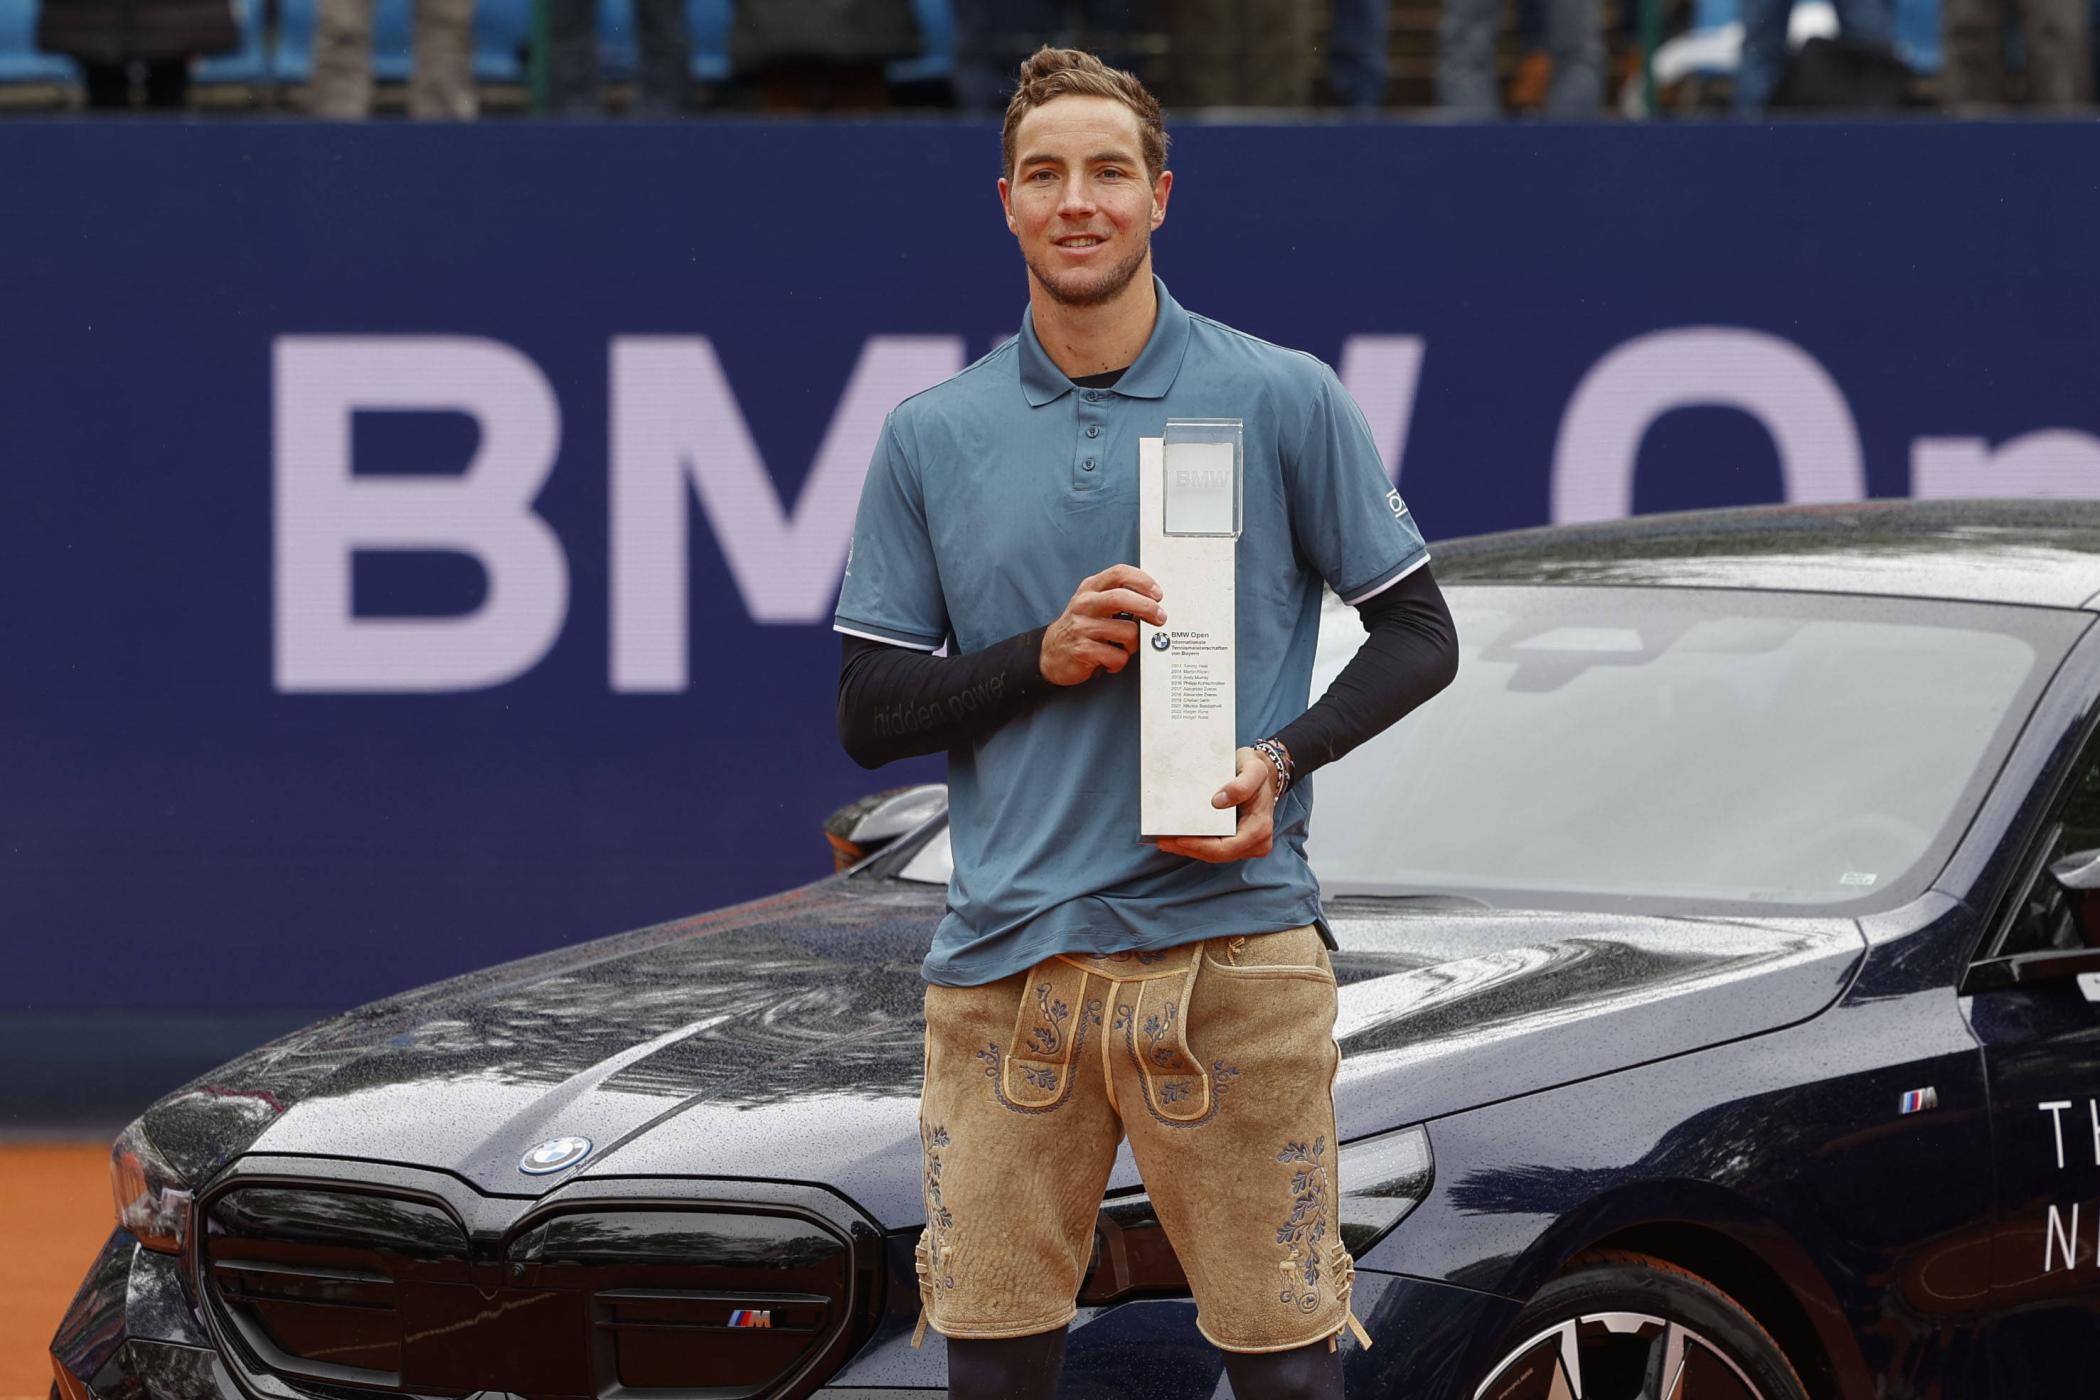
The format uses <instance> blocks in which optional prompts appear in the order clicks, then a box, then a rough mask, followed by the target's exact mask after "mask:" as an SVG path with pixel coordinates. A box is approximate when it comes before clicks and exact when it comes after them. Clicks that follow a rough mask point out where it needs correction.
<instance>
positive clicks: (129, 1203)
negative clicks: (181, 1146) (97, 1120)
mask: <svg viewBox="0 0 2100 1400" xmlns="http://www.w3.org/2000/svg"><path fill="white" fill-rule="evenodd" d="M109 1189H110V1194H111V1195H112V1196H114V1197H115V1198H116V1205H117V1224H118V1225H119V1226H121V1227H122V1228H124V1229H126V1230H129V1231H130V1232H131V1233H132V1234H133V1235H135V1236H137V1237H138V1242H139V1243H140V1244H142V1245H144V1246H146V1248H148V1249H151V1250H157V1251H158V1252H160V1253H162V1254H180V1253H182V1247H183V1245H184V1244H185V1243H186V1242H187V1241H188V1239H189V1236H190V1195H191V1193H190V1188H189V1185H188V1184H187V1183H186V1182H184V1181H183V1180H182V1179H181V1178H180V1177H178V1176H176V1174H175V1169H174V1168H172V1167H170V1166H169V1165H168V1164H167V1162H166V1161H165V1160H163V1159H162V1157H161V1155H160V1152H159V1150H158V1149H156V1148H155V1147H154V1146H153V1141H152V1139H150V1138H148V1137H147V1136H146V1128H145V1120H144V1119H134V1120H132V1123H131V1126H130V1127H128V1128H126V1129H124V1131H123V1132H121V1133H119V1134H117V1140H116V1142H115V1143H114V1144H112V1145H111V1147H110V1149H109Z"/></svg>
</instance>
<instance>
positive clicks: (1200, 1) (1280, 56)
mask: <svg viewBox="0 0 2100 1400" xmlns="http://www.w3.org/2000/svg"><path fill="white" fill-rule="evenodd" d="M1162 9H1163V18H1164V19H1165V22H1166V30H1167V42H1168V45H1169V48H1168V53H1167V60H1168V64H1169V68H1170V73H1169V76H1170V77H1171V78H1172V82H1171V83H1170V84H1169V92H1170V94H1171V96H1170V97H1169V98H1168V100H1169V101H1170V102H1172V103H1175V104H1179V105H1183V106H1190V107H1303V106H1306V105H1307V104H1309V103H1310V102H1311V100H1312V76H1313V51H1312V50H1313V40H1314V34H1315V30H1314V21H1315V20H1316V19H1317V18H1318V11H1319V7H1318V6H1316V5H1311V4H1307V3H1305V2H1304V0H1166V3H1165V5H1164V6H1163V7H1162Z"/></svg>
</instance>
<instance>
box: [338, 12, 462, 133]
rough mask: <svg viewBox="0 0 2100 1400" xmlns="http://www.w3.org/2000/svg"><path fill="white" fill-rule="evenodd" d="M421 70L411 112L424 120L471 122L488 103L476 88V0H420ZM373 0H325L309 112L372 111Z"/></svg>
mask: <svg viewBox="0 0 2100 1400" xmlns="http://www.w3.org/2000/svg"><path fill="white" fill-rule="evenodd" d="M412 4H413V6H414V10H415V26H416V30H415V54H416V63H415V69H414V72H413V73H412V74H411V76H410V78H409V81H408V114H409V115H410V116H411V117H414V118H416V119H418V120H420V121H468V120H471V119H472V118H473V117H474V115H475V114H476V112H477V111H479V109H480V99H479V95H478V94H477V93H476V91H475V88H474V0H412ZM372 9H373V0H320V9H319V12H318V14H317V16H316V25H315V29H314V72H313V79H312V88H311V91H310V92H309V93H308V98H307V111H308V112H309V113H310V114H311V115H313V116H316V117H324V118H328V119H330V120H335V121H356V120H361V119H362V118H365V117H369V116H371V115H372Z"/></svg>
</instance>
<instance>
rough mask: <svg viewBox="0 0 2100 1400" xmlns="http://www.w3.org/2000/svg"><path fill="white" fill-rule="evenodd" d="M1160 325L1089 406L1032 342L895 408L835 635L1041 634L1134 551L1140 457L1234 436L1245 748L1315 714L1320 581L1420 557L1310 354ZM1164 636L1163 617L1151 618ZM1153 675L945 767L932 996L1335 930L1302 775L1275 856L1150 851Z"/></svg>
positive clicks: (892, 638) (1005, 732)
mask: <svg viewBox="0 0 2100 1400" xmlns="http://www.w3.org/2000/svg"><path fill="white" fill-rule="evenodd" d="M1153 289H1154V290H1155V291H1156V292H1157V293H1158V297H1159V315H1158V319H1157V320H1156V321H1155V322H1154V323H1153V327H1152V334H1151V337H1150V338H1149V339H1148V340H1147V341H1146V342H1145V349H1144V352H1143V353H1142V354H1140V355H1139V356H1138V358H1137V360H1136V361H1135V362H1134V363H1132V364H1131V366H1130V368H1129V369H1128V370H1126V371H1125V372H1124V374H1123V376H1122V378H1121V379H1119V380H1118V381H1117V382H1116V384H1115V387H1114V388H1110V389H1087V388H1081V387H1079V386H1077V385H1074V384H1073V383H1072V381H1071V380H1070V379H1068V378H1066V376H1065V374H1064V371H1062V370H1060V369H1059V368H1058V367H1057V365H1056V363H1055V362H1054V361H1053V360H1051V358H1050V356H1049V355H1048V354H1047V353H1046V352H1045V351H1044V350H1043V347H1042V343H1041V342H1040V341H1038V340H1037V339H1036V334H1035V326H1034V321H1033V318H1032V316H1031V315H1029V314H1026V313H1024V314H1023V316H1022V318H1021V331H1020V334H1019V335H1018V336H1017V337H1015V338H1014V339H1013V340H1010V341H1008V342H1006V343H1005V344H1003V345H1001V346H1000V347H999V348H998V349H996V350H994V351H992V352H991V353H990V354H989V355H986V356H985V357H984V358H983V359H981V360H979V361H977V363H975V364H973V365H971V366H970V367H969V368H967V369H965V370H963V371H962V372H961V373H959V374H957V375H955V376H954V377H953V378H950V379H948V380H945V381H943V382H942V383H940V384H936V385H935V386H934V387H933V388H931V389H928V390H926V391H925V392H924V393H921V394H915V395H913V396H912V397H911V398H908V399H906V400H905V401H904V402H903V403H901V404H899V405H897V407H896V408H895V409H894V410H892V411H891V413H890V415H889V417H888V418H887V419H886V420H885V421H884V423H883V426H882V436H881V439H880V440H879V441H878V443H877V444H876V448H875V455H874V459H873V460H872V462H870V464H869V467H868V475H867V480H866V483H865V484H864V485H863V487H862V489H861V498H860V511H859V514H858V516H857V517H856V518H855V521H854V526H853V544H852V548H851V550H850V551H849V553H848V555H847V563H846V577H845V580H844V583H843V585H842V586H841V589H840V592H839V605H838V613H837V616H836V620H835V623H834V625H835V626H836V628H837V630H839V631H841V632H847V633H851V634H852V635H854V636H859V637H869V638H873V639H875V640H877V641H883V642H889V643H893V644H895V645H897V646H906V647H914V648H917V649H919V650H921V651H929V652H930V651H935V650H938V649H939V648H940V647H941V646H942V645H943V644H944V643H945V644H947V646H948V647H949V650H950V653H951V654H957V655H960V654H966V653H969V652H973V651H977V650H979V649H980V648H982V647H985V646H989V645H991V644H993V643H995V642H999V641H1003V640H1004V639H1006V638H1008V637H1011V636H1013V635H1014V634H1016V633H1018V632H1025V631H1027V630H1029V629H1030V628H1034V627H1040V626H1042V625H1043V624H1045V623H1047V622H1050V621H1051V620H1053V619H1054V618H1056V617H1057V616H1058V615H1059V614H1060V613H1062V612H1063V611H1064V609H1065V604H1066V603H1068V602H1069V601H1071V597H1072V593H1073V591H1074V590H1075V589H1077V588H1078V586H1079V583H1080V580H1082V579H1084V578H1086V577H1087V576H1088V575H1090V574H1096V573H1099V572H1100V571H1101V570H1103V569H1106V568H1108V567H1109V566H1110V565H1112V564H1135V563H1136V562H1137V553H1138V522H1137V510H1138V492H1137V459H1138V446H1137V445H1138V439H1139V438H1141V437H1157V436H1159V435H1160V434H1161V432H1162V431H1163V430H1164V429H1165V427H1166V422H1167V420H1168V419H1169V418H1238V419H1241V420H1243V422H1244V423H1245V429H1244V433H1245V448H1246V480H1245V497H1244V505H1243V510H1242V514H1243V519H1244V523H1243V528H1242V533H1241V535H1240V539H1239V552H1238V578H1239V600H1238V632H1237V640H1238V647H1239V651H1238V657H1237V665H1238V682H1239V693H1238V706H1237V719H1238V724H1239V736H1238V742H1239V743H1241V744H1248V743H1252V742H1253V741H1254V740H1256V739H1259V738H1262V737H1264V736H1266V735H1270V734H1274V733H1275V732H1276V731H1277V730H1279V729H1281V728H1283V726H1284V725H1285V724H1287V723H1289V722H1290V721H1291V720H1293V719H1296V718H1297V717H1298V716H1299V715H1300V714H1302V713H1304V711H1305V708H1306V706H1307V704H1308V703H1309V702H1308V695H1307V691H1308V688H1309V687H1310V684H1311V679H1312V664H1313V649H1314V645H1315V643H1316V642H1317V640H1318V633H1319V620H1320V599H1321V593H1322V587H1321V585H1322V584H1323V583H1324V584H1326V585H1328V586H1331V587H1332V588H1333V589H1334V590H1335V591H1336V592H1337V593H1339V594H1340V595H1341V596H1342V597H1343V599H1345V600H1347V601H1349V602H1360V601H1361V600H1363V599H1365V598H1368V597H1369V596H1371V595H1372V594H1374V593H1376V592H1377V591H1378V590H1379V589H1381V588H1383V587H1385V586H1386V585H1388V584H1391V583H1393V582H1395V581H1396V580H1398V579H1399V578H1401V577H1402V576H1403V575H1405V574H1407V573H1408V572H1410V571H1411V570H1413V569H1415V568H1416V567H1418V566H1419V565H1420V564H1422V563H1423V562H1424V561H1425V560H1427V559H1428V557H1429V553H1428V550H1427V549H1426V548H1425V547H1424V546H1423V543H1422V536H1421V534H1420V533H1419V532H1418V531H1417V530H1416V528H1415V524H1414V519H1413V517H1412V516H1411V515H1410V514H1409V513H1408V510H1407V507H1406V505H1405V504H1403V503H1402V501H1401V499H1400V494H1399V493H1398V492H1397V491H1395V490H1394V489H1393V486H1392V483H1391V482H1390V481H1389V480H1388V479H1387V478H1386V474H1385V470H1384V468H1383V467H1382V466H1381V465H1380V463H1379V460H1378V449H1377V447H1376V446H1375V445H1374V444H1373V442H1372V440H1371V434H1370V430H1369V429H1368V428H1367V427H1366V426H1365V424H1364V420H1363V415H1362V414H1361V413H1360V412H1359V411H1358V409H1357V407H1356V404H1355V402H1354V401H1353V400H1351V399H1350V397H1349V395H1348V393H1347V391H1345V390H1344V389H1343V388H1342V386H1341V383H1340V381H1339V380H1337V379H1336V378H1335V376H1334V373H1333V371H1331V370H1330V369H1328V368H1327V366H1326V365H1324V364H1322V363H1321V362H1320V361H1319V360H1317V359H1314V358H1313V357H1312V356H1311V355H1307V354H1305V353H1303V352H1301V351H1297V350H1286V349H1283V348H1282V347H1280V346H1276V345H1271V344H1269V343H1268V342H1267V341H1264V340H1258V339H1256V338H1255V337H1253V336H1251V335H1247V334H1244V333H1242V332H1240V331H1236V330H1234V329H1232V328H1231V327H1230V326H1226V325H1223V324H1221V323H1219V322H1217V321H1213V320H1210V319H1209V318H1207V317H1203V316H1197V315H1193V314H1191V313H1190V312H1187V311H1184V310H1183V309H1182V308H1181V306H1180V305H1179V304H1177V303H1176V302H1175V300H1174V299H1173V298H1172V297H1171V296H1169V295H1168V294H1167V288H1166V284H1165V283H1164V282H1161V281H1160V280H1159V279H1158V278H1156V277H1155V278H1154V279H1153ZM1161 601H1162V604H1163V606H1165V608H1166V610H1167V616H1168V618H1169V619H1171V618H1172V617H1173V615H1174V600H1173V598H1171V597H1168V598H1164V599H1162V600H1161ZM1138 669H1139V668H1138V667H1136V666H1135V665H1133V666H1130V667H1127V668H1126V669H1125V670H1124V671H1123V672H1122V673H1121V674H1119V675H1111V674H1109V673H1108V672H1106V671H1100V672H1096V673H1095V674H1094V676H1093V677H1092V678H1090V679H1088V680H1086V681H1084V682H1082V683H1081V684H1079V685H1075V686H1061V687H1056V688H1054V689H1053V690H1052V691H1051V693H1050V694H1049V695H1048V696H1047V697H1046V698H1045V699H1043V700H1042V702H1041V703H1039V704H1037V705H1036V706H1035V707H1034V708H1033V709H1031V710H1029V711H1027V712H1026V713H1025V714H1023V715H1021V716H1019V717H1017V718H1015V719H1013V720H1011V721H1009V722H1008V723H1006V724H1005V725H1003V726H1002V727H1000V728H999V729H997V730H995V731H994V732H993V733H991V734H990V735H988V736H986V737H985V738H983V739H981V740H979V741H978V742H977V743H975V744H973V745H971V746H969V747H966V748H959V749H952V750H950V751H949V754H948V788H949V829H950V841H951V845H952V846H953V849H954V854H955V875H954V878H953V880H952V881H951V882H950V883H949V886H948V910H947V913H946V915H945V916H944V917H943V918H942V920H941V922H940V926H939V927H938V928H937V929H936V930H935V932H934V937H933V948H932V950H931V952H929V953H928V954H927V957H926V962H925V967H924V971H925V975H926V977H927V980H929V981H932V982H938V983H944V984H947V985H950V986H976V985H979V984H982V983H985V982H992V981H996V980H998V979H999V978H1001V977H1005V976H1008V975H1010V974H1012V973H1015V972H1020V971H1022V970H1024V969H1026V968H1028V967H1031V966H1033V965H1034V964H1035V963H1037V962H1040V961H1041V960H1043V959H1044V958H1047V957H1049V956H1051V955H1052V954H1054V953H1061V952H1078V953H1112V952H1125V951H1131V950H1137V949H1145V948H1166V947H1172V946H1173V945H1175V944H1179V943H1186V942H1189V941H1190V940H1192V939H1197V938H1209V937H1214V936H1217V935H1220V934H1256V933H1270V932H1274V931H1275V930H1278V929H1285V928H1291V927H1293V926H1295V925H1298V924H1307V923H1321V924H1322V927H1323V928H1324V922H1323V921H1322V920H1321V919H1320V891H1319V885H1318V883H1317V882H1316V881H1315V880H1314V878H1313V873H1312V869H1311V867H1310V866H1309V865H1307V863H1306V860H1305V833H1306V824H1307V820H1308V818H1309V816H1310V814H1311V810H1312V797H1313V793H1312V789H1313V784H1312V782H1311V781H1310V780H1308V781H1305V782H1301V783H1297V784H1294V785H1293V786H1292V787H1291V789H1290V791H1289V792H1287V793H1285V794H1284V798H1283V802H1282V804H1281V805H1280V807H1279V808H1278V811H1277V814H1276V837H1275V842H1274V845H1273V848H1272V849H1271V851H1270V852H1269V854H1268V855H1265V856H1261V857H1258V858H1255V859H1250V860H1240V861H1233V862H1229V863H1227V864H1222V865H1213V864H1210V863H1207V862H1204V861H1198V860H1192V859H1189V858H1188V857H1186V856H1177V855H1168V854H1165V853H1163V852H1161V851H1159V850H1158V849H1156V848H1155V847H1153V846H1151V845H1147V844H1144V843H1142V842H1140V841H1139V840H1138Z"/></svg>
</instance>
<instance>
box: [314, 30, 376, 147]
mask: <svg viewBox="0 0 2100 1400" xmlns="http://www.w3.org/2000/svg"><path fill="white" fill-rule="evenodd" d="M306 108H307V111H308V112H309V113H311V114H312V115H313V116H316V117H324V118H327V119H329V120H331V121H351V120H355V119H357V118H359V117H369V116H370V115H372V0H318V4H317V7H316V10H315V14H314V70H313V78H312V81H311V84H310V86H309V88H308V91H307V104H306Z"/></svg>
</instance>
